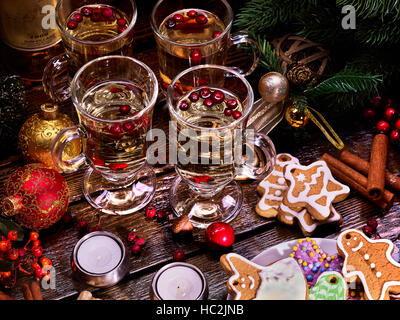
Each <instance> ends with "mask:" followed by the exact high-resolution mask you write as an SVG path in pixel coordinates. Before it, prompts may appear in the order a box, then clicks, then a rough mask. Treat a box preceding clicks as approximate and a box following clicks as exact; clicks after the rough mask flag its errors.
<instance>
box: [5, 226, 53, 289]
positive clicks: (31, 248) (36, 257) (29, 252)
mask: <svg viewBox="0 0 400 320" xmlns="http://www.w3.org/2000/svg"><path fill="white" fill-rule="evenodd" d="M17 239H18V231H16V230H11V231H9V232H8V234H7V237H4V236H2V237H1V241H0V260H2V261H7V262H10V263H11V266H12V267H11V270H9V271H4V272H0V282H1V283H4V282H7V281H8V279H9V278H10V277H11V275H12V274H13V272H14V271H16V270H18V271H21V272H23V273H25V274H28V275H35V277H36V278H37V279H42V278H44V277H46V278H47V280H49V279H50V270H47V272H45V271H44V270H43V268H44V267H46V266H52V265H53V263H52V261H51V260H50V259H48V258H45V257H42V254H43V247H42V246H41V241H40V240H39V234H38V233H37V232H34V231H32V232H31V233H30V235H29V240H28V241H27V242H26V244H25V246H23V247H18V248H17V247H14V246H13V245H14V242H15V241H17ZM26 266H29V269H30V271H29V270H26V268H27V267H26ZM14 273H15V272H14ZM8 282H9V281H8Z"/></svg>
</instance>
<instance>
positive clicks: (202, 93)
mask: <svg viewBox="0 0 400 320" xmlns="http://www.w3.org/2000/svg"><path fill="white" fill-rule="evenodd" d="M210 96H211V90H210V89H208V88H202V89H200V97H202V98H203V99H207V98H209V97H210Z"/></svg>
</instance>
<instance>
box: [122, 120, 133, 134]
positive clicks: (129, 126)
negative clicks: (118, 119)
mask: <svg viewBox="0 0 400 320" xmlns="http://www.w3.org/2000/svg"><path fill="white" fill-rule="evenodd" d="M122 127H123V128H124V131H126V132H132V131H133V130H134V129H135V125H134V124H133V122H125V123H124V124H123V125H122Z"/></svg>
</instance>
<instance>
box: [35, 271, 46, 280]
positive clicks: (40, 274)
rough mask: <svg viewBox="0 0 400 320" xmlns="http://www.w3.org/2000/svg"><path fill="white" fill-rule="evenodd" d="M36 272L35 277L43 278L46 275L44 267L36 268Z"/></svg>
mask: <svg viewBox="0 0 400 320" xmlns="http://www.w3.org/2000/svg"><path fill="white" fill-rule="evenodd" d="M34 272H35V277H36V278H38V279H42V278H43V277H44V276H45V274H44V272H43V270H42V268H38V269H34Z"/></svg>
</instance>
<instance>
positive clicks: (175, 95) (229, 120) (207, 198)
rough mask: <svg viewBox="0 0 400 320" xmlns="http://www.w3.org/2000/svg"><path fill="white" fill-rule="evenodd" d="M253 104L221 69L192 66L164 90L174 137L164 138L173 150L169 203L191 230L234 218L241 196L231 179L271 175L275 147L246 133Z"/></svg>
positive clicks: (233, 75) (248, 92)
mask: <svg viewBox="0 0 400 320" xmlns="http://www.w3.org/2000/svg"><path fill="white" fill-rule="evenodd" d="M253 100H254V97H253V90H252V88H251V86H250V84H249V83H248V81H247V80H246V79H245V78H244V76H243V75H241V74H240V73H239V72H237V71H235V70H234V69H232V68H228V67H224V66H217V65H200V66H195V67H192V68H190V69H187V70H185V71H183V72H182V73H180V74H179V75H177V76H176V78H175V79H174V80H173V82H172V83H171V85H170V86H169V87H168V90H167V104H168V108H169V113H170V116H171V125H172V130H171V132H172V133H175V132H176V136H173V137H171V136H170V138H169V139H170V145H172V146H175V148H176V150H175V151H176V152H175V153H176V154H177V158H176V159H175V161H176V165H175V169H176V171H177V173H178V178H177V179H176V180H175V182H174V183H173V185H172V187H171V189H170V201H171V206H172V208H173V210H174V212H175V214H176V215H177V216H181V215H185V214H187V215H188V216H189V218H190V220H191V222H192V223H193V224H194V225H195V226H196V227H199V228H206V227H207V226H208V225H209V224H211V223H213V222H215V221H225V222H227V221H230V220H232V219H233V218H234V217H235V216H236V215H237V214H238V212H239V211H240V208H241V205H242V191H241V187H240V185H239V184H238V183H237V182H236V181H235V180H234V179H235V177H236V176H247V177H250V178H253V179H258V178H262V177H264V176H266V175H267V174H269V173H270V172H271V171H272V170H273V167H274V165H275V156H276V151H275V147H274V144H273V143H272V141H271V140H270V139H269V137H268V136H266V135H264V134H262V133H255V132H254V130H247V129H246V122H247V119H248V117H249V114H250V113H251V112H252V108H253ZM171 141H172V144H171ZM244 150H245V152H243V151H244ZM255 154H257V159H259V160H258V161H255V158H256V157H254V155H255Z"/></svg>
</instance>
